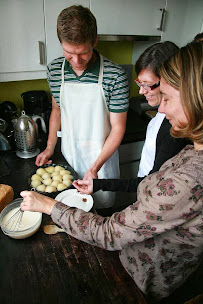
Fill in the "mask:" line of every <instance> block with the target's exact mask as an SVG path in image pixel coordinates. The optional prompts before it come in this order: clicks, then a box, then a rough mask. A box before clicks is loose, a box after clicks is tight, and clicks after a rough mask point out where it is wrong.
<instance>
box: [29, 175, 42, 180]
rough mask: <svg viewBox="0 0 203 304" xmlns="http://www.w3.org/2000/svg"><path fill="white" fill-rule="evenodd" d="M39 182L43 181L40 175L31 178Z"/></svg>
mask: <svg viewBox="0 0 203 304" xmlns="http://www.w3.org/2000/svg"><path fill="white" fill-rule="evenodd" d="M36 179H37V180H39V181H42V177H41V176H40V175H39V174H33V176H32V177H31V180H32V181H33V180H36Z"/></svg>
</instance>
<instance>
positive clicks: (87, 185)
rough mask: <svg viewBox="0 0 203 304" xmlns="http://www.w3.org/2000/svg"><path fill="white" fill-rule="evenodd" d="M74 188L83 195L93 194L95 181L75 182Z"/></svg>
mask: <svg viewBox="0 0 203 304" xmlns="http://www.w3.org/2000/svg"><path fill="white" fill-rule="evenodd" d="M73 186H74V187H75V188H76V189H77V190H78V191H79V192H80V193H83V194H91V193H92V192H93V180H92V179H91V180H84V179H83V180H80V179H78V180H74V182H73Z"/></svg>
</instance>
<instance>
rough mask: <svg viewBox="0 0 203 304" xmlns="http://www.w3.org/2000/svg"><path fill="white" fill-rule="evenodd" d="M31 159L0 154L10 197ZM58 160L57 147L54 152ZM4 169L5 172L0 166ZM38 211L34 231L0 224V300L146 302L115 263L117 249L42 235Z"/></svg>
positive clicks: (1, 176)
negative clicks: (12, 232) (20, 235)
mask: <svg viewBox="0 0 203 304" xmlns="http://www.w3.org/2000/svg"><path fill="white" fill-rule="evenodd" d="M34 161H35V159H34V158H32V159H20V158H18V157H17V156H16V154H15V152H9V153H8V152H5V153H1V154H0V168H1V169H0V172H1V173H0V183H4V184H8V185H11V186H12V187H13V189H14V193H15V198H18V197H20V191H21V190H25V189H27V187H28V181H27V177H28V175H29V174H30V172H31V171H32V170H34V169H35V164H34ZM53 161H54V162H55V163H63V161H64V160H63V159H62V155H61V153H60V151H58V152H57V151H56V152H55V154H54V157H53ZM3 170H4V172H3ZM48 223H52V220H51V218H50V217H49V216H47V215H43V220H42V225H41V227H40V229H39V230H38V231H37V233H36V234H34V235H33V236H31V237H29V238H27V239H24V240H15V239H12V238H9V237H8V236H6V235H4V234H3V232H2V231H1V230H0V248H1V249H0V273H1V280H0V290H1V296H0V299H1V300H0V302H1V304H4V303H5V304H10V303H15V304H18V303H20V304H25V303H26V304H28V303H29V304H52V303H53V304H67V303H68V304H95V303H97V304H100V303H101V304H108V303H109V304H110V303H111V304H113V303H115V304H125V303H126V304H131V303H132V304H136V303H139V304H146V301H145V299H144V297H143V295H142V293H141V291H140V290H139V289H138V287H137V286H136V284H135V283H134V281H133V280H132V279H131V277H130V276H129V275H128V274H127V273H126V271H125V269H124V268H123V266H122V264H121V263H120V260H119V257H118V252H108V251H105V250H103V249H100V248H96V247H93V246H91V245H88V244H86V243H84V242H81V241H78V240H76V239H74V238H73V237H71V236H69V235H67V234H66V233H58V234H55V235H46V234H45V233H44V232H43V229H42V227H43V225H44V224H48Z"/></svg>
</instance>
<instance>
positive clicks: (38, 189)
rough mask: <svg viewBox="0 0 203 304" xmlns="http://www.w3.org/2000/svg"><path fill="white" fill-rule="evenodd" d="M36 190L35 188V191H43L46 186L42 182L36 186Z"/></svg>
mask: <svg viewBox="0 0 203 304" xmlns="http://www.w3.org/2000/svg"><path fill="white" fill-rule="evenodd" d="M36 190H37V191H40V192H45V190H46V186H45V185H43V184H41V185H39V186H37V188H36Z"/></svg>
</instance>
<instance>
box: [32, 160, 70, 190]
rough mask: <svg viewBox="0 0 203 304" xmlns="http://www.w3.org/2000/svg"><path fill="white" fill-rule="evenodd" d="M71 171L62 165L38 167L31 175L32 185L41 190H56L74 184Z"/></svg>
mask: <svg viewBox="0 0 203 304" xmlns="http://www.w3.org/2000/svg"><path fill="white" fill-rule="evenodd" d="M72 179H73V176H72V175H71V172H70V171H68V170H66V169H64V168H63V167H61V166H55V167H54V166H49V167H46V168H39V169H37V171H36V173H35V174H33V175H32V177H31V187H32V188H35V189H36V190H37V191H40V192H48V193H52V192H56V191H62V190H64V189H67V188H68V187H70V186H71V185H72Z"/></svg>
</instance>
